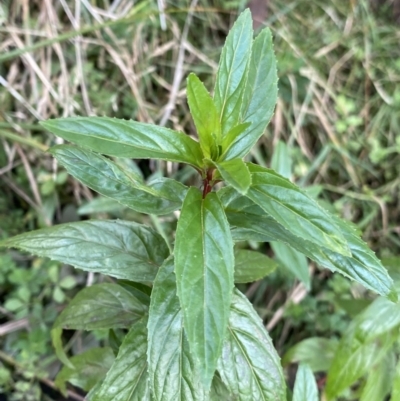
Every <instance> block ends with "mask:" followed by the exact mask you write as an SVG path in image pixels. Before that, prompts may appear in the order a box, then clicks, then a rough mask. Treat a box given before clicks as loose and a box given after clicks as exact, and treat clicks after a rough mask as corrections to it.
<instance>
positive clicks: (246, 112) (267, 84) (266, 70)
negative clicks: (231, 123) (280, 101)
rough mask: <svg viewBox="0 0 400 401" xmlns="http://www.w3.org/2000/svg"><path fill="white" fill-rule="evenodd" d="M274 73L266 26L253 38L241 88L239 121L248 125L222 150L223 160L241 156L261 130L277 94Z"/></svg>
mask: <svg viewBox="0 0 400 401" xmlns="http://www.w3.org/2000/svg"><path fill="white" fill-rule="evenodd" d="M277 82H278V75H277V71H276V61H275V55H274V50H273V46H272V36H271V32H270V30H269V29H268V28H265V29H264V30H262V31H261V32H260V33H259V35H258V36H257V37H256V38H255V40H254V42H253V47H252V52H251V58H250V63H249V68H248V78H247V82H246V88H245V90H244V92H243V102H242V105H241V110H240V114H241V118H240V122H249V123H251V125H250V126H249V127H248V128H247V129H246V130H245V131H243V133H241V134H240V135H238V136H237V137H236V138H235V140H234V141H233V142H232V144H231V146H230V147H229V148H228V150H227V151H226V152H225V154H224V160H231V159H236V158H242V157H244V156H245V155H246V154H247V153H248V152H249V151H250V149H251V148H252V147H253V146H254V145H255V144H256V142H257V140H258V139H259V138H260V137H261V135H262V134H263V133H264V131H265V128H266V126H267V125H268V123H269V121H270V120H271V117H272V115H273V112H274V108H275V104H276V101H277V94H278V85H277Z"/></svg>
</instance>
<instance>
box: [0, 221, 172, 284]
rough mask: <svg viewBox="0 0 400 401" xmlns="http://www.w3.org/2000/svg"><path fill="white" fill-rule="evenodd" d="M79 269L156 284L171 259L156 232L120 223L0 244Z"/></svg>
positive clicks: (61, 228)
mask: <svg viewBox="0 0 400 401" xmlns="http://www.w3.org/2000/svg"><path fill="white" fill-rule="evenodd" d="M0 246H6V247H10V248H11V247H14V248H18V249H21V250H23V251H27V252H30V253H32V254H34V255H38V256H42V257H48V258H50V259H53V260H57V261H59V262H62V263H67V264H70V265H72V266H75V267H77V268H79V269H82V270H86V271H92V272H96V273H103V274H107V275H109V276H112V277H116V278H122V279H128V280H132V281H138V282H148V281H153V279H154V277H155V275H156V274H157V270H158V267H159V266H160V265H161V264H162V263H163V261H164V259H165V258H166V257H167V256H168V254H169V251H168V247H167V245H166V243H165V241H164V239H163V238H162V237H161V236H160V235H159V234H158V233H157V232H155V231H154V230H152V229H151V228H148V227H146V226H142V225H140V224H136V223H133V222H126V221H120V220H88V221H82V222H78V223H67V224H60V225H58V226H54V227H50V228H43V229H41V230H36V231H31V232H28V233H25V234H21V235H17V236H15V237H13V238H10V239H7V240H5V241H3V242H1V243H0Z"/></svg>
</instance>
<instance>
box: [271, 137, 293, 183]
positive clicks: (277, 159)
mask: <svg viewBox="0 0 400 401" xmlns="http://www.w3.org/2000/svg"><path fill="white" fill-rule="evenodd" d="M271 168H272V169H273V170H275V171H276V172H277V173H278V174H280V175H281V176H282V177H285V178H287V179H290V176H291V175H292V158H291V157H290V153H289V148H288V146H287V145H286V143H285V142H282V141H281V140H279V141H278V142H277V144H276V145H275V147H274V153H273V155H272V159H271Z"/></svg>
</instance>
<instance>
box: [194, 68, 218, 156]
mask: <svg viewBox="0 0 400 401" xmlns="http://www.w3.org/2000/svg"><path fill="white" fill-rule="evenodd" d="M186 92H187V98H188V103H189V108H190V113H191V115H192V117H193V121H194V124H195V126H196V129H197V133H198V135H199V140H200V146H201V149H202V150H203V154H204V157H206V158H210V159H215V158H217V156H218V145H219V144H220V142H221V123H220V121H219V115H218V112H217V109H216V108H215V104H214V101H213V99H212V97H211V96H210V94H209V93H208V91H207V89H206V88H205V86H204V85H203V83H202V82H201V81H200V79H199V78H198V77H197V76H196V74H194V73H191V74H189V77H188V79H187V89H186Z"/></svg>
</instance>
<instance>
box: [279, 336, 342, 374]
mask: <svg viewBox="0 0 400 401" xmlns="http://www.w3.org/2000/svg"><path fill="white" fill-rule="evenodd" d="M338 344H339V342H338V341H337V340H335V339H333V338H323V337H311V338H307V339H305V340H303V341H300V342H299V343H297V344H296V345H294V346H293V347H291V348H290V349H289V351H287V353H286V354H285V356H284V357H283V358H282V365H283V366H286V365H288V364H289V363H304V364H307V365H308V366H309V367H310V369H311V370H312V371H313V372H326V371H327V370H328V369H329V367H330V365H331V363H332V359H333V357H334V356H335V353H336V350H337V347H338Z"/></svg>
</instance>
